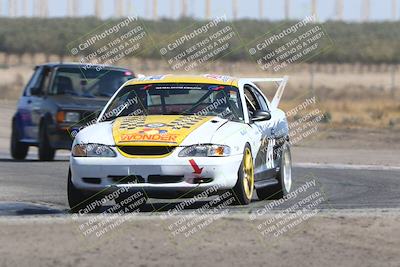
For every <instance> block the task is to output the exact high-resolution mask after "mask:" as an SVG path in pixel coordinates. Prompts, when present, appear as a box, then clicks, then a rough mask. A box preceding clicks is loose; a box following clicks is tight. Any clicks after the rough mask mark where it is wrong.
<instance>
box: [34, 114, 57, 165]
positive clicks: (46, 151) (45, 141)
mask: <svg viewBox="0 0 400 267" xmlns="http://www.w3.org/2000/svg"><path fill="white" fill-rule="evenodd" d="M38 154H39V160H41V161H52V160H54V156H55V154H56V150H55V149H54V148H52V147H51V145H50V141H49V136H48V133H47V124H46V123H45V122H43V123H41V125H40V129H39V147H38Z"/></svg>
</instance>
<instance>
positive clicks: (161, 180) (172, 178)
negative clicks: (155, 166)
mask: <svg viewBox="0 0 400 267" xmlns="http://www.w3.org/2000/svg"><path fill="white" fill-rule="evenodd" d="M183 177H184V176H183V175H149V176H148V177H147V180H148V182H149V183H150V184H170V183H179V182H182V181H183Z"/></svg>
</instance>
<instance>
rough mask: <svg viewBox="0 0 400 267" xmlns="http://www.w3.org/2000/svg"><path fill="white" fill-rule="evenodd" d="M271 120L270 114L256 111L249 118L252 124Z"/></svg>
mask: <svg viewBox="0 0 400 267" xmlns="http://www.w3.org/2000/svg"><path fill="white" fill-rule="evenodd" d="M270 119H271V113H270V112H268V111H265V110H256V111H255V112H254V114H253V117H252V118H251V121H252V122H255V121H267V120H270Z"/></svg>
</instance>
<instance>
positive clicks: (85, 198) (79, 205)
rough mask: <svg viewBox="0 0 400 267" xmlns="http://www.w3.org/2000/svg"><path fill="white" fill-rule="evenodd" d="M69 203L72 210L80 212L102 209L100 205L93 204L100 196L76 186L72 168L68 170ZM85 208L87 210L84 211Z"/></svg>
mask: <svg viewBox="0 0 400 267" xmlns="http://www.w3.org/2000/svg"><path fill="white" fill-rule="evenodd" d="M67 188H68V189H67V191H68V204H69V207H70V212H72V213H78V212H79V211H81V213H82V212H83V213H93V212H98V211H100V209H101V206H100V205H93V206H94V207H92V203H94V201H96V200H99V199H100V197H97V196H95V193H87V192H85V191H83V190H79V189H78V188H76V187H75V185H74V184H73V183H72V180H71V170H69V171H68V186H67ZM84 210H85V211H84Z"/></svg>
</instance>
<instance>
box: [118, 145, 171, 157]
mask: <svg viewBox="0 0 400 267" xmlns="http://www.w3.org/2000/svg"><path fill="white" fill-rule="evenodd" d="M118 148H119V149H120V150H121V151H123V152H124V153H126V154H129V155H132V156H162V155H166V154H169V153H171V152H172V151H174V149H175V148H176V146H118Z"/></svg>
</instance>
